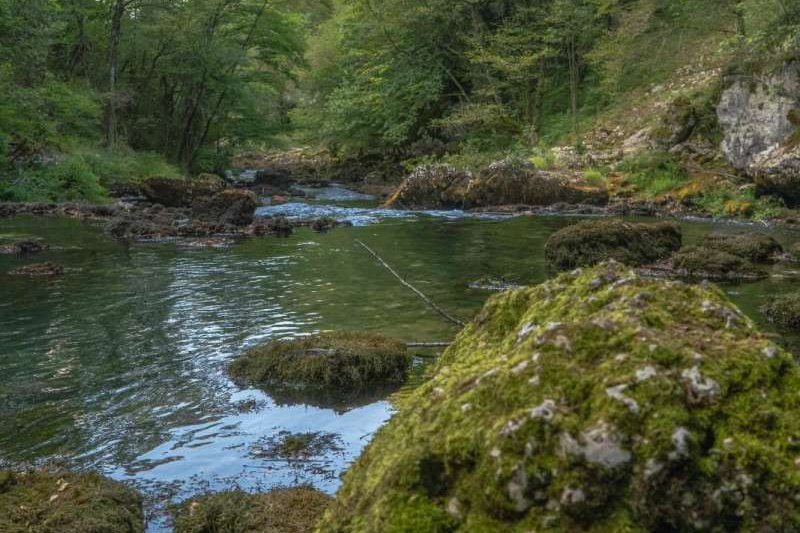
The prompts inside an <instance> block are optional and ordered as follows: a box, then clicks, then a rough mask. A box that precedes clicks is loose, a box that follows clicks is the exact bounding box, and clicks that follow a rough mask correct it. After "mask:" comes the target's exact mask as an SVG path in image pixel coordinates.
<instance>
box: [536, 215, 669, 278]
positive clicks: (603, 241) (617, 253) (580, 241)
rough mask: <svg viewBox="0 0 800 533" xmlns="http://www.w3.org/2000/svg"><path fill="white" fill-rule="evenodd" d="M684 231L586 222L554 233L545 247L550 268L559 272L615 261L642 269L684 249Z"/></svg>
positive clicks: (657, 225) (666, 226) (659, 225)
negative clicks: (682, 234) (641, 267)
mask: <svg viewBox="0 0 800 533" xmlns="http://www.w3.org/2000/svg"><path fill="white" fill-rule="evenodd" d="M681 238H682V237H681V228H680V226H679V225H678V224H675V223H672V222H658V223H654V224H646V223H633V222H625V221H624V220H586V221H583V222H579V223H577V224H573V225H571V226H567V227H566V228H563V229H561V230H559V231H557V232H556V233H554V234H553V235H552V236H550V238H549V239H548V240H547V243H546V244H545V247H544V254H545V258H546V259H547V262H548V264H549V265H550V266H551V267H552V268H555V269H558V270H569V269H572V268H577V267H584V266H592V265H596V264H598V263H600V262H602V261H607V260H609V259H613V260H615V261H619V262H621V263H624V264H626V265H631V266H640V265H645V264H647V263H652V262H654V261H658V260H659V259H664V258H666V257H668V256H669V255H670V254H672V253H673V252H675V251H676V250H678V249H679V248H680V247H681Z"/></svg>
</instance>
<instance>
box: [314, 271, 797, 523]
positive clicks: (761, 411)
mask: <svg viewBox="0 0 800 533" xmlns="http://www.w3.org/2000/svg"><path fill="white" fill-rule="evenodd" d="M798 408H800V367H798V365H797V364H796V362H795V361H794V359H793V358H792V356H791V355H790V354H789V353H787V352H785V351H783V350H781V349H780V348H779V347H777V346H776V345H775V344H773V343H772V342H771V341H770V340H769V339H768V338H767V337H766V336H764V335H762V334H760V333H759V332H758V331H757V329H756V328H755V327H754V325H753V323H752V322H751V321H750V320H749V319H748V318H747V317H746V316H745V315H743V314H742V313H741V312H740V311H739V309H737V308H736V307H735V306H734V305H733V304H731V302H730V301H729V300H728V298H727V297H726V296H725V294H724V293H723V292H722V291H721V290H719V289H717V288H715V287H713V286H703V285H690V284H685V283H682V282H676V281H663V280H651V279H645V278H642V277H640V276H638V275H637V274H636V273H635V272H634V271H632V270H630V269H628V268H626V267H623V266H621V265H619V264H618V263H613V262H612V263H606V264H602V265H600V266H597V267H595V268H592V269H588V270H583V271H581V270H576V271H574V272H571V273H566V274H562V275H561V276H559V277H557V278H556V279H554V280H551V281H549V282H547V283H544V284H542V285H540V286H537V287H531V288H525V289H521V290H518V291H509V292H505V293H503V294H500V295H496V296H494V297H493V298H491V299H490V300H489V302H488V303H487V304H486V306H485V307H484V309H483V310H482V311H481V312H480V314H479V315H478V316H477V318H476V319H475V320H474V322H472V323H471V324H470V325H469V326H467V328H466V329H464V330H463V331H462V332H461V333H460V335H459V336H458V338H457V339H456V341H455V343H454V344H453V345H452V346H451V347H450V348H449V349H448V350H447V351H446V352H445V353H444V354H443V356H442V358H441V359H440V361H439V362H438V363H437V365H436V367H435V369H434V371H433V374H432V376H431V378H430V379H429V380H428V381H427V382H425V383H423V384H422V385H420V387H419V388H418V389H417V390H416V391H414V392H413V393H412V394H410V395H408V396H407V397H405V398H404V399H403V400H402V401H401V403H400V405H399V412H398V414H397V415H395V417H394V418H393V419H392V420H391V421H390V422H389V424H388V425H387V426H385V427H384V428H383V429H381V430H380V431H379V432H378V434H377V435H376V437H375V439H374V440H373V442H372V443H371V444H370V445H369V446H368V447H367V449H366V450H365V452H364V453H363V455H362V456H361V457H360V458H359V460H358V461H357V462H356V463H355V465H354V466H353V467H352V468H351V470H350V471H349V472H348V473H347V474H346V476H345V478H344V485H343V487H342V488H341V489H340V491H339V493H338V494H337V496H336V499H335V501H334V502H333V504H332V505H331V506H330V507H329V508H328V510H327V511H326V513H325V516H324V518H323V520H322V521H321V522H320V524H319V526H318V529H317V531H318V532H319V533H328V532H345V531H347V532H379V531H380V532H398V531H426V532H451V531H465V532H466V531H469V532H471V533H484V532H487V533H488V532H502V531H552V532H573V531H593V532H606V531H695V530H697V531H699V530H713V529H719V530H726V531H734V530H736V531H800V525H799V524H800V504H798V501H797V498H796V495H797V494H798V491H800V468H798V457H799V456H800V418H798V417H797V416H796V413H797V410H798Z"/></svg>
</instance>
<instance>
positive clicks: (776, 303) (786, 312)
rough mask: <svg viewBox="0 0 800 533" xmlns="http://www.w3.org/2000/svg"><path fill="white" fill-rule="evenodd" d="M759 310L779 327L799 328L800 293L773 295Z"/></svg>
mask: <svg viewBox="0 0 800 533" xmlns="http://www.w3.org/2000/svg"><path fill="white" fill-rule="evenodd" d="M761 310H762V311H763V312H764V314H765V315H766V316H767V318H768V319H769V321H770V322H772V323H773V324H775V325H776V326H778V327H780V328H783V329H800V293H797V292H793V293H790V294H782V295H780V296H774V297H772V298H770V300H769V302H767V304H766V305H764V307H763V308H762V309H761Z"/></svg>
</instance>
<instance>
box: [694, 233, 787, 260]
mask: <svg viewBox="0 0 800 533" xmlns="http://www.w3.org/2000/svg"><path fill="white" fill-rule="evenodd" d="M703 246H705V247H706V248H710V249H712V250H720V251H722V252H727V253H729V254H733V255H736V256H739V257H741V258H743V259H747V260H749V261H752V262H754V263H767V262H770V261H771V260H772V258H773V257H774V256H776V255H777V254H780V253H782V252H783V248H782V247H781V245H780V244H778V241H776V240H775V239H773V238H772V237H770V236H769V235H765V234H763V233H733V234H722V233H712V234H710V235H708V236H707V237H706V238H705V240H704V241H703Z"/></svg>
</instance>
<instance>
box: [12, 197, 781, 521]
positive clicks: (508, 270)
mask: <svg viewBox="0 0 800 533" xmlns="http://www.w3.org/2000/svg"><path fill="white" fill-rule="evenodd" d="M269 209H273V208H269ZM274 209H283V210H285V211H284V212H285V213H287V214H289V213H294V214H295V216H305V213H304V212H303V211H302V210H304V209H307V210H315V211H314V212H315V214H318V213H320V212H322V210H326V209H328V210H330V211H328V212H331V213H335V216H346V217H351V219H352V220H354V221H355V220H356V219H357V218H358V217H362V216H363V217H366V218H369V222H371V224H370V225H362V226H358V227H353V228H340V229H337V230H335V231H332V232H330V233H327V234H315V233H313V232H311V231H308V230H301V231H298V232H297V233H296V234H295V235H293V236H291V237H289V238H286V239H278V238H272V237H270V238H261V239H250V240H243V241H239V242H237V243H236V244H234V245H233V246H231V247H229V248H222V249H188V248H185V247H181V246H179V245H177V244H175V243H171V244H170V243H166V244H151V245H137V246H134V247H131V248H125V247H123V246H121V245H119V244H117V243H115V242H114V241H112V240H109V239H108V238H106V237H105V236H104V235H103V234H102V232H101V231H100V230H99V229H97V228H93V227H90V226H86V225H82V224H81V223H80V222H77V221H74V220H60V219H44V220H43V219H26V218H19V219H13V220H2V221H0V233H27V234H34V235H38V236H41V237H44V238H45V239H47V240H48V241H49V242H50V243H52V244H53V245H54V246H56V248H55V249H53V250H51V251H49V252H47V253H45V254H43V255H42V256H39V257H36V258H35V261H37V262H38V261H43V260H53V261H56V262H58V263H61V264H63V265H64V266H66V267H67V269H68V272H67V275H66V276H64V277H63V278H60V279H55V280H44V279H29V278H16V277H10V276H7V275H5V274H4V273H5V272H6V271H8V270H11V269H12V268H15V267H17V266H19V265H20V264H24V263H26V262H31V260H30V259H23V258H19V257H12V256H0V459H3V460H5V461H10V462H15V463H20V462H37V461H43V460H52V459H59V460H62V461H65V462H66V463H68V464H70V465H72V466H74V467H77V468H100V469H102V470H104V471H106V472H107V473H109V474H110V475H112V476H114V477H116V478H118V479H124V480H128V481H131V482H132V483H135V484H137V485H138V486H139V487H141V488H143V489H145V490H146V491H147V492H148V493H150V494H151V495H153V496H154V497H155V496H156V495H160V494H162V493H163V494H166V495H168V496H170V497H172V498H175V499H181V498H185V497H187V496H189V495H191V494H192V493H193V492H195V491H198V490H201V489H206V488H210V489H213V490H219V489H224V488H230V487H234V486H241V487H243V488H246V489H268V488H270V487H273V486H276V485H285V484H296V483H303V482H310V483H313V484H314V485H315V486H317V487H319V488H321V489H323V490H326V491H328V492H333V491H334V490H335V489H336V487H337V486H338V483H339V475H340V474H341V473H342V471H343V470H344V469H345V468H346V466H347V464H349V463H350V462H351V461H352V460H353V458H354V457H356V456H357V455H358V453H360V451H361V449H362V448H363V446H364V445H365V444H366V443H367V441H368V440H369V436H370V435H371V434H373V433H374V432H375V431H376V430H377V429H378V428H379V427H380V426H381V424H383V423H384V422H385V421H386V420H387V419H388V417H389V416H390V415H391V405H390V404H389V403H388V402H387V401H386V399H385V394H379V395H377V396H376V397H374V398H368V399H366V400H363V399H362V400H360V401H358V402H350V403H341V402H339V403H336V404H327V405H326V404H325V403H324V402H315V401H309V402H307V403H310V404H312V405H313V406H312V405H307V404H304V403H303V401H302V399H299V398H294V397H285V396H282V395H280V394H275V396H274V397H270V396H269V395H267V394H266V393H264V392H260V391H255V390H242V389H241V388H240V387H238V386H236V385H235V384H234V383H232V382H231V381H230V380H229V379H228V378H227V376H226V374H225V366H226V364H227V363H228V362H229V361H230V360H231V359H232V358H233V357H235V356H236V355H238V354H239V353H241V352H242V350H244V349H246V348H247V347H249V346H252V345H254V344H256V343H259V342H262V341H264V340H266V339H272V338H282V337H291V336H294V335H298V334H307V333H312V332H315V331H319V330H329V329H359V330H372V331H381V332H383V333H386V334H389V335H394V336H397V337H398V338H400V339H403V340H406V341H446V340H449V339H452V337H453V336H454V335H455V333H456V330H455V329H454V328H453V327H452V326H451V325H450V324H448V323H446V322H443V321H442V320H441V319H440V318H439V317H438V316H437V315H436V314H435V313H434V312H433V311H431V309H429V308H428V307H426V306H425V305H424V304H423V303H422V302H420V301H419V300H418V299H417V298H416V297H415V296H414V295H413V294H412V293H410V292H409V291H407V290H406V289H405V288H403V287H402V286H400V285H399V284H398V283H397V282H396V280H395V279H394V278H392V276H391V275H390V274H389V273H388V272H386V271H385V270H384V269H383V268H382V267H381V266H380V265H379V264H377V263H376V262H375V260H374V258H372V257H371V256H370V255H369V254H367V253H366V252H365V251H364V250H363V249H362V248H361V247H359V246H357V245H356V244H355V242H354V241H355V239H360V240H363V241H364V242H366V243H367V244H369V245H370V246H371V247H372V248H374V249H375V250H376V251H377V252H378V253H380V254H381V255H382V256H383V257H384V258H385V259H386V260H387V261H388V262H389V263H391V264H392V265H393V266H395V267H396V268H397V269H398V270H399V271H400V272H401V274H402V275H403V276H405V277H407V278H408V279H409V280H410V281H411V282H412V283H414V284H415V285H416V286H418V287H419V288H420V289H422V290H423V292H425V293H426V294H428V295H429V296H430V297H432V298H433V299H434V300H435V301H437V302H438V303H439V304H440V305H442V306H443V307H445V308H446V309H448V310H450V311H451V312H453V313H454V314H456V315H458V316H462V317H470V316H473V315H474V314H475V313H476V312H477V310H478V309H479V308H480V306H481V305H482V303H483V302H484V301H485V299H486V297H487V295H488V294H489V293H488V292H487V291H484V290H480V289H477V288H469V285H470V283H473V282H475V281H476V280H480V279H507V280H515V281H518V282H521V283H536V282H540V281H542V280H544V279H545V278H546V277H547V275H548V273H547V271H546V269H545V265H544V258H543V254H542V250H543V246H544V242H545V240H546V239H547V237H548V236H549V235H550V234H551V233H552V232H553V231H555V230H556V229H558V228H560V227H562V226H563V225H565V224H567V223H568V222H569V221H570V219H567V218H562V217H553V218H527V217H520V218H491V217H461V216H460V215H459V214H458V213H445V214H441V213H433V214H428V215H419V214H416V213H405V212H399V213H398V212H386V211H380V210H374V209H369V208H367V207H359V206H352V205H351V206H349V207H348V206H345V207H341V206H339V207H337V206H324V205H312V206H309V205H306V204H289V205H286V206H278V207H276V208H274ZM267 212H269V213H275V212H276V211H267ZM262 213H266V212H265V211H263V210H262ZM364 220H365V219H364ZM364 223H365V224H366V222H364ZM684 229H685V232H684V233H685V240H686V241H689V242H692V241H696V240H698V239H699V238H701V236H702V235H703V234H704V233H706V232H708V231H709V230H710V229H711V226H710V225H709V224H700V223H692V224H685V225H684ZM778 237H779V238H780V239H781V240H783V241H784V242H787V241H789V240H794V238H793V237H792V236H787V235H779V236H778ZM473 286H474V287H477V286H480V284H478V285H473ZM793 286H794V285H793V282H791V281H787V280H781V279H775V278H773V279H769V280H765V281H761V282H758V283H753V284H747V285H741V286H729V287H727V288H728V290H729V292H730V293H731V294H732V297H733V298H734V300H735V301H736V302H737V303H738V304H740V305H741V306H742V307H743V309H744V310H745V311H746V312H748V313H749V314H750V315H751V316H754V317H757V318H758V319H759V321H761V322H762V323H763V321H762V320H761V319H760V317H759V314H758V307H759V305H760V304H761V303H762V302H763V299H764V298H765V296H766V295H769V294H772V293H778V292H785V291H786V290H789V289H790V288H792V287H793ZM285 431H289V432H293V433H296V432H308V431H314V432H325V433H332V434H334V435H336V436H338V442H340V444H341V446H340V447H337V448H336V449H335V450H331V452H330V453H328V454H326V455H324V456H321V457H314V458H311V459H309V460H307V461H302V462H297V461H285V460H275V459H269V458H265V457H262V456H258V455H254V454H253V453H252V447H253V446H254V445H255V444H256V443H258V442H262V441H263V440H264V439H266V438H270V437H274V436H275V435H277V434H279V433H281V432H285ZM165 527H166V526H164V523H163V520H161V519H159V518H157V517H155V518H153V519H152V520H151V523H150V530H151V531H153V532H155V531H162V530H163V529H164V528H165Z"/></svg>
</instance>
